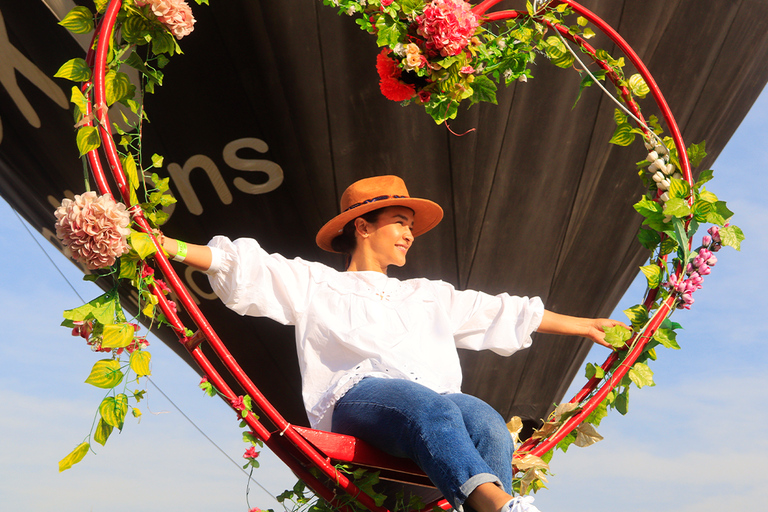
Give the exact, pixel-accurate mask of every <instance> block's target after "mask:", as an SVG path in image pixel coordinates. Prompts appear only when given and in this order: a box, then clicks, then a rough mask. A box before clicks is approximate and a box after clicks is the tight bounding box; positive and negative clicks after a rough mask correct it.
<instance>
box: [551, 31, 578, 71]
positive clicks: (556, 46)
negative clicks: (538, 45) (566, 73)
mask: <svg viewBox="0 0 768 512" xmlns="http://www.w3.org/2000/svg"><path fill="white" fill-rule="evenodd" d="M546 54H547V57H549V59H550V60H551V61H552V64H554V65H555V66H557V67H559V68H563V69H567V68H569V67H571V66H572V65H573V61H574V58H573V55H571V52H570V51H568V48H566V46H565V44H564V43H563V41H562V40H561V39H560V38H559V37H557V36H549V37H548V38H547V47H546Z"/></svg>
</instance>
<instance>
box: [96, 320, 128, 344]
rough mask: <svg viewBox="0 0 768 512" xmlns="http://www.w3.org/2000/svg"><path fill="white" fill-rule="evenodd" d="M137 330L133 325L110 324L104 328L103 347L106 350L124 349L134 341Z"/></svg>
mask: <svg viewBox="0 0 768 512" xmlns="http://www.w3.org/2000/svg"><path fill="white" fill-rule="evenodd" d="M134 332H136V330H135V329H134V328H133V326H132V325H131V324H109V325H105V326H104V330H103V333H102V336H103V337H102V340H101V346H102V347H104V348H123V347H127V346H128V345H130V344H131V342H132V341H133V333H134Z"/></svg>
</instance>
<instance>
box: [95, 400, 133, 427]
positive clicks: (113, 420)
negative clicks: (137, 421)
mask: <svg viewBox="0 0 768 512" xmlns="http://www.w3.org/2000/svg"><path fill="white" fill-rule="evenodd" d="M127 412H128V397H127V396H126V395H125V394H123V393H120V394H119V395H117V396H108V397H106V398H105V399H104V400H102V401H101V405H99V414H101V418H102V419H103V420H104V422H105V423H107V425H111V426H113V427H115V428H116V429H118V430H122V429H123V423H124V422H125V415H126V413H127Z"/></svg>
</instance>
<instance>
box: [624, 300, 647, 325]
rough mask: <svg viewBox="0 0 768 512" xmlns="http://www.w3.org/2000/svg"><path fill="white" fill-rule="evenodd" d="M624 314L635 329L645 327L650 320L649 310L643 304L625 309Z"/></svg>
mask: <svg viewBox="0 0 768 512" xmlns="http://www.w3.org/2000/svg"><path fill="white" fill-rule="evenodd" d="M624 314H625V315H627V318H628V319H629V322H630V323H631V324H632V327H634V328H635V329H639V328H641V327H643V326H644V325H645V324H646V322H648V310H647V309H645V307H644V306H643V305H642V304H637V305H635V306H632V307H631V308H628V309H625V310H624Z"/></svg>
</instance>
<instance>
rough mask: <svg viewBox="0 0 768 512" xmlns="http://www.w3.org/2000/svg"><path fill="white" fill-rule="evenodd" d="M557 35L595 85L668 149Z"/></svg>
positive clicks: (560, 36) (558, 33)
mask: <svg viewBox="0 0 768 512" xmlns="http://www.w3.org/2000/svg"><path fill="white" fill-rule="evenodd" d="M555 33H556V34H557V37H559V38H560V40H561V41H562V42H563V44H564V45H565V47H566V48H568V51H569V52H571V55H573V58H574V59H576V61H577V62H578V63H579V64H581V67H582V68H583V69H584V71H586V72H587V74H588V75H589V76H590V77H591V78H592V80H593V81H594V83H595V84H597V86H598V87H600V89H602V91H603V92H604V93H605V94H606V96H608V97H609V98H611V100H613V102H614V103H616V105H618V106H619V108H620V109H621V110H623V111H624V112H626V114H627V115H628V116H629V117H631V118H632V119H634V120H635V121H636V122H637V124H639V125H640V126H642V127H643V128H645V129H646V130H647V131H648V133H649V134H650V136H651V137H653V138H654V139H655V140H656V141H657V142H658V143H659V144H661V145H663V146H664V147H666V145H665V144H664V142H662V140H661V139H660V138H659V136H658V135H656V133H654V131H653V130H652V129H651V128H650V127H649V126H648V125H647V124H645V123H644V122H643V121H641V120H640V119H639V118H638V117H637V116H635V114H633V113H632V112H631V111H630V110H629V109H628V108H627V107H625V106H624V105H623V104H622V103H621V102H620V101H619V100H618V99H616V98H615V97H614V96H613V95H612V94H611V93H610V92H608V90H607V89H606V88H605V87H604V86H603V84H601V83H600V80H598V79H597V78H595V75H593V74H592V72H591V71H589V68H588V67H587V66H586V64H584V62H583V61H582V60H581V59H580V58H579V56H578V55H576V52H574V51H573V48H571V45H569V44H568V41H566V40H565V38H564V37H563V34H561V33H560V32H559V31H558V30H555Z"/></svg>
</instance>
